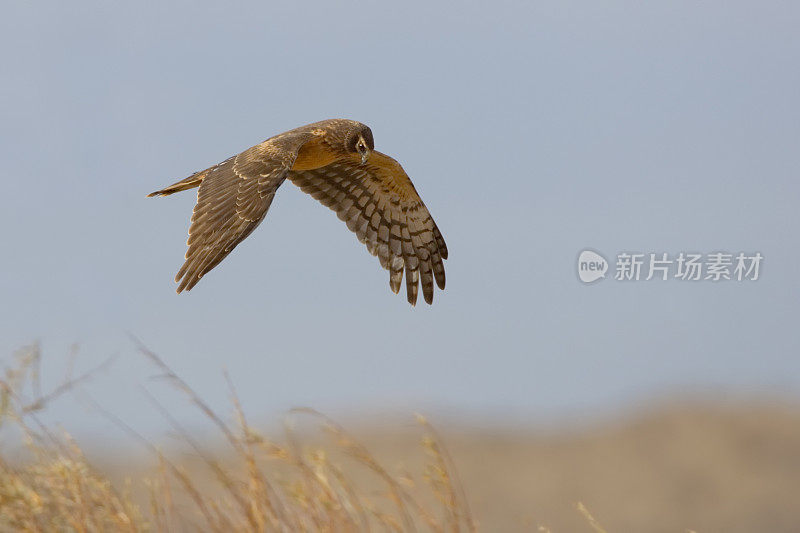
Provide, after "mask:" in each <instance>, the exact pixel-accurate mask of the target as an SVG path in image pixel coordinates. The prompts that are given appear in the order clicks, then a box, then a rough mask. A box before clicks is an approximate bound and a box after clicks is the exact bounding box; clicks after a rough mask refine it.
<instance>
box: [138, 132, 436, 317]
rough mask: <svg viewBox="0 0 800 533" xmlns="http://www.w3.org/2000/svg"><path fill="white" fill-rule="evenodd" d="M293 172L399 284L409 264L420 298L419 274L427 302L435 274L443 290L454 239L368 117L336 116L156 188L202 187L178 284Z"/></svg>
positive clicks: (236, 239)
mask: <svg viewBox="0 0 800 533" xmlns="http://www.w3.org/2000/svg"><path fill="white" fill-rule="evenodd" d="M287 178H288V179H289V180H290V181H292V182H293V183H294V184H295V185H297V186H299V187H300V188H301V189H302V190H303V191H304V192H307V193H309V194H311V195H312V196H313V197H314V198H316V199H317V200H319V201H320V202H321V203H322V204H324V205H326V206H328V207H329V208H331V209H332V210H334V211H336V213H337V215H338V217H339V218H340V219H341V220H343V221H345V222H346V223H347V227H348V228H350V230H352V231H353V232H355V234H356V236H357V237H358V239H359V240H360V241H361V242H363V243H364V244H365V245H366V246H367V249H368V250H369V251H370V253H372V254H373V255H376V256H377V257H378V259H379V260H380V263H381V266H383V267H384V268H385V269H387V270H389V285H390V287H391V288H392V290H393V291H394V292H398V291H399V290H400V284H401V281H402V278H403V272H404V271H405V275H406V287H407V296H408V301H409V302H410V303H411V304H412V305H413V304H415V303H416V301H417V292H418V282H421V285H422V293H423V295H424V297H425V301H426V302H428V303H432V302H433V283H434V280H435V281H436V284H437V285H438V286H439V288H440V289H444V286H445V276H444V264H443V260H444V259H446V258H447V246H446V245H445V242H444V239H443V238H442V235H441V233H440V232H439V229H438V228H437V227H436V224H435V222H434V221H433V218H432V217H431V215H430V213H429V212H428V210H427V208H426V207H425V204H424V203H423V202H422V199H421V198H420V197H419V194H417V191H416V189H415V188H414V185H413V184H412V183H411V180H410V179H409V177H408V175H407V174H406V173H405V171H404V170H403V167H401V166H400V164H399V163H398V162H397V161H395V160H394V159H392V158H391V157H389V156H387V155H384V154H382V153H380V152H378V151H376V150H374V142H373V137H372V131H371V130H370V129H369V128H368V127H367V126H365V125H364V124H361V123H359V122H355V121H352V120H344V119H331V120H323V121H321V122H315V123H313V124H308V125H306V126H301V127H299V128H296V129H293V130H290V131H287V132H285V133H281V134H280V135H276V136H274V137H271V138H269V139H267V140H266V141H264V142H262V143H260V144H257V145H255V146H253V147H251V148H248V149H247V150H245V151H244V152H242V153H240V154H238V155H235V156H233V157H231V158H229V159H227V160H225V161H223V162H222V163H219V164H218V165H214V166H213V167H210V168H207V169H206V170H203V171H200V172H196V173H194V174H192V175H191V176H189V177H188V178H186V179H183V180H181V181H179V182H177V183H174V184H173V185H170V186H169V187H166V188H164V189H161V190H159V191H155V192H153V193H150V194H149V195H148V196H166V195H169V194H172V193H175V192H178V191H183V190H187V189H192V188H195V187H199V189H198V191H197V205H195V208H194V211H193V213H192V221H191V225H190V227H189V240H188V241H187V244H188V246H189V249H188V250H187V252H186V261H185V262H184V264H183V266H182V267H181V269H180V270H179V271H178V274H177V276H176V277H175V281H176V282H178V289H177V290H178V292H181V291H183V290H187V291H188V290H190V289H191V288H192V287H194V286H195V284H197V282H198V281H200V278H202V277H203V276H204V275H205V274H206V273H208V272H209V271H210V270H211V269H212V268H214V267H215V266H216V265H217V264H219V262H220V261H222V260H223V259H224V258H225V257H226V256H227V255H228V254H229V253H230V252H231V250H233V248H235V247H236V245H238V244H239V243H240V242H242V241H243V240H244V239H245V238H246V237H247V236H248V235H250V233H251V232H252V231H253V230H254V229H255V228H256V227H257V226H258V224H260V223H261V221H262V220H263V219H264V217H265V216H266V214H267V210H268V209H269V206H270V204H271V203H272V199H273V197H274V196H275V192H276V191H277V189H278V187H279V186H280V185H281V183H283V181H284V180H285V179H287Z"/></svg>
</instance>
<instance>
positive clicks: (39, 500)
mask: <svg viewBox="0 0 800 533" xmlns="http://www.w3.org/2000/svg"><path fill="white" fill-rule="evenodd" d="M140 351H141V352H142V354H144V355H145V356H146V357H147V358H148V359H150V361H151V362H152V363H153V364H154V365H155V366H156V367H158V368H159V370H160V371H161V373H162V374H163V376H164V377H166V378H167V379H169V380H170V381H171V382H172V384H174V385H175V387H177V388H178V389H179V390H181V391H183V393H185V394H186V396H187V397H188V398H189V399H190V400H191V401H192V403H193V404H194V405H195V406H196V407H197V408H198V409H200V410H201V411H202V412H203V413H204V414H205V415H206V416H207V417H208V419H209V420H211V421H212V422H213V423H214V424H215V426H216V427H217V428H218V429H219V431H220V432H221V434H222V435H223V436H224V438H225V440H226V441H227V443H228V444H229V445H230V447H231V449H232V450H233V454H227V455H226V457H225V462H224V464H223V461H222V460H220V459H218V458H217V457H215V455H213V454H211V453H208V452H207V451H206V450H204V449H203V447H201V446H200V444H199V443H198V442H196V441H195V439H194V438H193V437H192V436H191V435H189V434H188V433H187V432H185V431H183V430H182V429H181V427H180V425H179V424H178V422H177V421H175V420H173V419H172V418H171V417H170V414H169V413H168V412H167V411H166V410H164V409H163V408H161V406H160V405H158V404H157V403H155V402H154V405H155V406H156V408H157V409H159V410H161V411H162V414H163V415H164V416H165V417H166V418H167V419H168V420H169V421H170V423H171V424H172V426H173V427H174V428H175V430H176V431H178V432H179V433H180V435H181V436H182V439H183V441H184V442H185V444H186V445H188V446H189V447H190V448H191V450H193V453H194V455H195V457H197V458H199V462H200V463H202V467H203V468H197V467H195V468H192V469H191V470H190V469H187V468H185V467H183V466H180V465H179V464H177V463H176V462H173V460H172V459H170V457H168V456H167V455H166V454H164V453H162V452H161V451H160V450H159V449H158V448H157V447H156V446H154V445H153V444H151V443H149V442H147V441H146V440H144V439H143V438H141V437H140V436H139V435H137V434H136V433H135V432H134V431H133V430H131V429H130V428H128V427H127V426H125V424H124V423H123V422H122V421H119V420H116V419H115V422H116V423H117V424H118V425H120V426H121V427H123V428H124V429H125V430H126V431H127V432H128V434H129V435H130V436H131V438H132V439H135V440H137V441H139V442H140V443H141V444H142V445H144V446H145V447H147V448H148V449H149V450H150V451H151V452H152V454H153V457H155V459H156V460H157V465H158V466H157V468H155V470H154V474H153V475H152V476H150V477H147V478H146V479H144V480H143V482H144V484H145V485H146V487H147V493H148V495H149V497H148V500H149V503H148V504H146V505H137V504H136V503H134V498H133V497H132V496H131V490H130V488H131V487H130V483H129V484H128V488H127V490H125V491H122V492H120V491H119V490H117V489H116V488H115V487H114V486H112V484H111V483H110V482H109V481H108V479H106V478H104V477H103V476H102V475H101V474H100V473H99V472H98V471H97V470H96V469H95V468H93V467H92V465H91V464H90V463H89V461H88V460H87V459H86V457H85V456H84V455H83V453H82V452H81V450H80V449H79V448H78V446H77V445H76V444H75V443H74V442H73V441H72V440H71V439H70V438H69V436H68V435H65V434H60V435H56V434H54V433H53V432H52V431H50V430H49V429H48V428H47V427H45V426H44V425H43V424H41V423H40V422H39V420H38V418H37V416H36V413H37V412H38V411H40V410H41V409H43V408H45V406H46V405H47V403H48V402H50V401H53V400H55V399H56V398H57V397H58V396H60V395H61V394H63V393H65V392H67V391H69V390H70V389H72V388H73V387H74V386H75V385H76V384H77V383H79V382H80V381H82V380H83V379H86V378H87V377H88V376H89V374H85V375H83V376H80V377H78V378H72V377H70V376H68V377H67V378H66V379H65V381H64V383H63V384H62V385H61V386H60V387H58V388H57V389H55V390H54V391H52V392H50V393H48V394H42V392H41V391H40V387H39V370H38V369H39V360H40V354H39V347H38V346H37V345H34V346H31V347H29V348H27V349H25V350H22V351H20V352H19V353H18V354H17V355H16V365H15V366H14V367H13V368H10V369H8V370H6V372H5V377H4V379H3V380H2V381H0V388H1V391H2V396H1V397H0V417H1V418H0V424H2V426H0V430H3V431H4V434H9V433H17V434H18V435H19V436H20V437H21V439H22V442H23V443H24V453H22V454H21V456H20V457H16V458H15V459H14V460H11V459H10V458H9V457H8V455H9V453H10V452H9V450H8V449H7V448H8V445H4V446H3V448H2V449H0V468H2V476H1V477H0V530H2V531H54V530H55V531H78V532H84V531H86V532H90V531H196V530H202V531H215V532H216V531H219V532H229V531H286V532H297V531H372V530H378V531H418V530H429V531H436V532H442V533H444V532H457V531H475V530H476V524H475V521H474V519H473V518H472V515H471V513H470V509H469V506H468V504H467V499H466V497H465V495H464V492H463V490H462V488H461V486H460V484H459V482H458V479H457V477H456V475H455V468H454V466H453V463H452V460H451V458H450V456H449V455H448V453H447V450H446V449H445V448H444V446H443V444H442V442H441V440H440V439H439V438H438V436H437V434H436V432H435V430H434V429H433V428H432V427H431V426H430V424H428V422H427V421H426V420H425V419H424V418H422V417H419V424H420V427H421V429H422V433H423V434H424V437H423V438H422V441H421V450H424V453H425V454H426V456H427V458H428V459H427V461H426V467H425V468H424V471H423V472H422V473H421V475H419V476H417V477H414V476H412V475H411V474H409V473H408V472H400V473H394V472H390V471H389V470H388V469H387V468H386V467H384V466H383V465H382V464H381V463H380V462H379V461H378V460H377V459H376V458H375V457H374V456H373V455H372V454H371V453H370V452H369V451H368V450H367V448H366V447H365V446H363V445H362V444H360V443H359V442H358V441H357V440H356V439H354V438H352V436H351V435H349V434H348V433H347V431H345V429H344V428H342V427H340V426H338V425H337V424H335V423H333V422H332V421H331V420H329V419H327V418H326V417H324V416H323V415H321V414H320V413H318V412H315V411H312V410H308V409H303V410H296V411H294V412H293V413H292V416H294V417H306V418H310V419H311V420H314V421H315V422H316V423H317V425H318V426H320V427H322V428H323V429H324V432H325V434H326V435H327V436H328V444H327V445H325V446H314V447H311V446H308V445H304V444H303V442H302V440H301V439H300V438H299V437H298V435H297V434H296V433H295V432H294V431H291V430H287V435H286V443H285V444H281V445H279V444H276V443H274V442H271V441H269V440H268V439H266V438H265V437H264V436H262V435H261V434H260V433H259V432H258V431H256V430H255V429H254V428H253V427H252V426H251V425H250V424H249V423H248V422H247V419H246V418H245V415H244V411H243V409H242V407H241V405H240V404H239V402H238V399H237V398H236V394H235V390H234V389H233V387H232V386H231V387H230V390H231V396H232V398H233V404H234V408H235V413H236V421H235V423H234V424H229V423H227V422H225V421H224V420H223V419H222V418H221V417H220V416H218V415H217V414H216V413H215V412H214V411H213V410H212V409H211V408H210V407H209V406H208V405H207V404H206V403H205V402H204V401H203V400H202V399H201V397H200V396H199V395H198V394H197V393H195V391H194V390H192V388H191V387H189V385H188V384H186V383H185V382H183V381H182V380H181V379H180V378H179V377H178V376H176V375H175V374H174V373H173V372H172V371H171V370H170V369H169V367H167V365H166V364H165V363H164V362H163V361H162V360H161V359H160V358H159V357H158V356H157V355H156V354H154V353H152V352H150V351H149V350H147V349H146V348H144V347H143V346H140ZM27 396H32V399H27ZM97 409H98V411H100V412H103V411H102V408H100V407H99V406H97ZM104 414H105V415H106V416H108V417H110V418H112V419H113V415H111V414H109V413H104ZM231 456H232V457H233V460H231ZM276 463H277V464H278V466H279V467H280V468H278V469H276V468H275V464H276ZM267 466H269V472H270V474H269V476H268V475H267V474H266V471H267V468H266V467H267ZM357 470H360V471H361V472H360V473H359V472H356V471H357ZM364 473H366V474H367V475H366V476H364ZM365 477H366V478H368V481H363V480H364V479H365Z"/></svg>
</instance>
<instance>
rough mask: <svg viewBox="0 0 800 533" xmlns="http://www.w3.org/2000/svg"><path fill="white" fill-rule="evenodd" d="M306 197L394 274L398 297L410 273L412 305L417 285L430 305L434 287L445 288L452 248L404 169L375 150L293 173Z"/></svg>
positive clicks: (391, 283)
mask: <svg viewBox="0 0 800 533" xmlns="http://www.w3.org/2000/svg"><path fill="white" fill-rule="evenodd" d="M288 177H289V179H290V180H291V181H292V182H293V183H294V184H295V185H297V186H299V187H300V188H301V189H302V190H303V191H304V192H307V193H308V194H310V195H311V196H313V197H314V198H316V199H317V200H319V201H320V202H321V203H322V204H324V205H326V206H328V207H330V208H331V209H332V210H333V211H335V212H336V214H337V216H338V217H339V218H340V219H341V220H343V221H345V222H346V223H347V227H348V228H350V230H351V231H353V232H354V233H355V234H356V236H357V237H358V240H359V241H361V242H362V243H364V244H365V245H366V246H367V249H368V250H369V251H370V253H372V255H376V256H378V259H379V260H380V262H381V266H383V268H385V269H387V270H389V286H390V287H391V288H392V290H393V291H394V292H395V293H397V292H398V291H399V290H400V284H401V282H402V279H403V270H405V273H406V290H407V296H408V301H409V303H411V304H412V305H414V304H416V302H417V292H418V282H419V281H421V284H422V294H423V296H424V297H425V301H426V302H428V303H429V304H430V303H432V302H433V282H434V279H435V280H436V284H437V285H438V286H439V288H440V289H444V285H445V276H444V263H443V262H442V260H443V259H447V246H446V245H445V242H444V239H443V238H442V234H441V233H440V232H439V228H437V227H436V223H435V222H434V221H433V217H431V214H430V213H429V212H428V209H427V208H426V207H425V204H424V203H423V202H422V199H421V198H420V197H419V194H417V191H416V189H415V188H414V185H413V184H412V183H411V179H409V177H408V175H407V174H406V173H405V171H404V170H403V167H401V166H400V164H399V163H398V162H397V161H395V160H394V159H392V158H391V157H389V156H387V155H385V154H382V153H380V152H378V151H374V150H373V151H372V153H371V155H370V157H369V160H368V161H367V162H366V164H363V165H362V164H361V160H360V157H358V156H357V155H354V156H353V157H352V158H351V159H344V160H339V161H336V162H334V163H332V164H330V165H327V166H325V167H322V168H318V169H314V170H304V171H292V172H289V175H288Z"/></svg>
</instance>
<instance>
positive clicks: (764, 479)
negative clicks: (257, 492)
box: [101, 402, 800, 533]
mask: <svg viewBox="0 0 800 533" xmlns="http://www.w3.org/2000/svg"><path fill="white" fill-rule="evenodd" d="M350 425H352V424H350ZM405 426H406V427H407V428H408V429H407V430H399V429H398V430H389V429H387V427H390V425H388V424H386V423H381V424H379V428H378V429H376V426H374V425H373V426H370V425H362V426H360V427H359V428H358V429H357V430H355V431H353V434H354V435H355V436H356V437H357V438H358V439H359V440H360V441H361V442H363V443H364V444H365V445H366V447H367V448H368V449H369V450H370V451H371V452H372V453H373V454H374V455H375V457H376V458H377V459H378V460H379V461H380V462H381V463H382V464H383V465H384V466H386V468H387V469H388V470H390V471H392V472H401V471H404V470H405V469H408V470H410V471H415V470H419V468H421V466H422V462H424V461H425V460H426V459H427V458H426V457H425V454H424V453H422V452H421V449H420V445H419V439H420V432H419V430H418V429H416V428H412V427H411V425H409V424H406V425H405ZM356 427H358V425H356ZM391 427H399V428H402V427H403V425H402V424H401V425H392V426H391ZM440 430H441V431H440V432H441V434H442V437H443V441H444V443H445V444H446V445H447V447H448V449H449V451H450V453H451V455H452V457H453V460H454V462H455V465H456V467H457V472H458V475H459V476H460V478H461V481H462V484H463V486H464V489H465V491H466V494H467V499H468V501H469V502H470V505H471V509H472V512H473V514H474V516H475V518H476V520H477V522H478V525H479V529H480V530H481V531H487V532H496V531H536V530H537V529H536V528H537V527H538V526H545V527H547V528H549V529H550V530H551V531H552V532H553V533H558V532H581V531H585V532H591V531H592V528H591V526H590V525H589V524H588V522H587V520H586V518H585V517H584V516H582V515H581V514H580V513H579V512H577V511H576V508H575V504H576V502H579V501H580V502H583V503H584V504H585V505H586V507H587V508H588V509H589V510H590V511H591V513H592V514H593V515H594V517H595V518H596V519H597V521H598V522H599V523H600V524H601V525H602V526H603V527H604V528H605V529H606V530H607V531H608V532H609V533H611V532H620V533H622V532H653V533H660V532H668V531H669V532H681V533H682V532H685V531H687V530H692V531H697V532H698V533H702V532H718V531H725V532H726V533H736V532H742V533H744V532H754V531H764V532H767V531H768V532H775V533H777V532H793V531H797V530H798V526H800V505H797V501H798V494H800V407H798V406H789V405H780V404H777V403H767V402H762V403H759V402H748V403H746V404H738V405H714V404H710V403H693V404H683V405H675V404H672V405H664V406H662V407H660V408H654V409H651V410H649V411H646V412H643V413H640V414H638V415H634V416H629V417H627V418H625V419H622V420H617V421H611V422H609V421H601V422H598V423H597V424H595V425H594V426H593V427H585V428H583V429H581V430H575V429H564V430H547V431H536V430H535V428H530V429H529V430H528V431H518V430H517V431H515V430H510V429H509V430H500V429H493V430H491V431H489V432H487V431H486V430H481V429H480V428H478V427H474V428H470V429H467V428H465V427H464V426H462V427H461V428H460V429H456V428H452V427H451V428H448V429H441V428H440ZM215 455H216V456H218V457H219V456H220V454H215ZM180 457H183V458H184V459H183V463H182V464H183V466H185V467H186V468H187V469H188V470H190V471H192V470H194V469H196V468H197V467H198V466H199V461H198V460H197V458H196V457H195V456H194V455H193V454H181V455H180ZM101 465H102V469H103V470H105V471H107V472H109V473H110V475H111V477H112V479H116V480H117V481H118V482H121V480H122V479H123V478H125V477H129V476H130V475H131V473H132V472H131V464H130V463H129V462H128V461H126V462H125V463H120V462H118V461H115V460H114V459H113V458H109V457H105V458H104V460H103V461H102V462H101ZM268 468H269V467H268Z"/></svg>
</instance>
